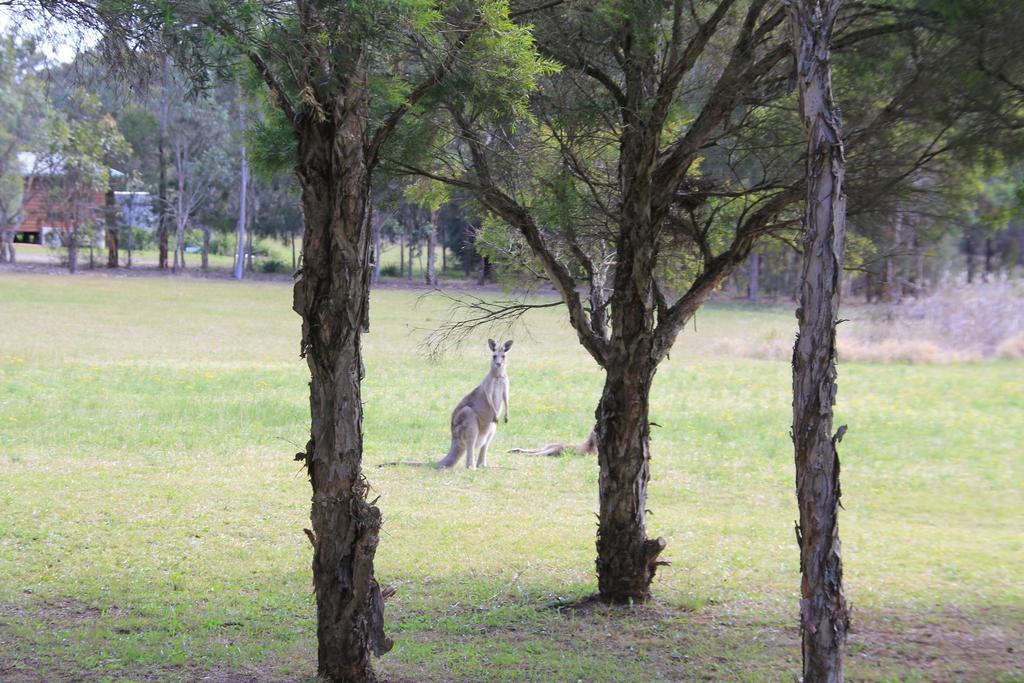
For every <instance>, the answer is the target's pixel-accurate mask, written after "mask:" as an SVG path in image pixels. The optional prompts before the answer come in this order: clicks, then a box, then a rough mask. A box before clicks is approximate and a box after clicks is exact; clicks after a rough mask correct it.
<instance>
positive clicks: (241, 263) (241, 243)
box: [234, 98, 249, 280]
mask: <svg viewBox="0 0 1024 683" xmlns="http://www.w3.org/2000/svg"><path fill="white" fill-rule="evenodd" d="M238 128H239V130H241V131H242V133H243V135H244V133H245V104H244V103H243V102H242V100H241V98H239V100H238ZM240 148H241V154H242V169H241V179H240V180H239V183H238V222H237V224H236V225H235V240H236V241H235V270H234V276H235V279H236V280H241V279H242V274H243V270H244V268H245V216H246V211H247V210H248V209H247V204H248V197H249V194H248V192H249V155H248V153H247V152H246V149H245V141H244V140H243V141H242V144H241V145H240Z"/></svg>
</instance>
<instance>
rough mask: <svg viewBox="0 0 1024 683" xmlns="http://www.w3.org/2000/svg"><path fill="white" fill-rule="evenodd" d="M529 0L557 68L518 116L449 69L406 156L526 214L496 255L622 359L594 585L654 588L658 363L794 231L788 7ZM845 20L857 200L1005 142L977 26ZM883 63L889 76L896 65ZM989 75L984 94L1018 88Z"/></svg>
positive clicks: (507, 213) (609, 393)
mask: <svg viewBox="0 0 1024 683" xmlns="http://www.w3.org/2000/svg"><path fill="white" fill-rule="evenodd" d="M514 14H515V15H516V16H517V17H519V20H520V21H522V22H531V23H532V24H533V25H535V34H536V36H537V40H538V46H539V48H540V49H541V52H542V53H543V54H544V55H546V56H547V57H548V58H549V59H551V60H553V61H555V62H557V63H558V64H560V65H561V70H560V71H559V73H557V74H553V75H551V76H550V77H548V78H546V79H545V80H544V81H543V84H542V85H543V87H542V91H541V94H540V95H538V96H537V97H534V98H533V99H532V100H531V107H530V110H529V112H528V113H527V114H526V115H524V116H520V117H518V118H516V119H514V120H512V119H510V118H508V117H505V118H503V117H501V116H495V115H493V114H492V113H491V112H489V111H488V110H487V107H486V102H484V103H482V104H481V103H476V102H472V101H470V102H467V101H466V100H465V98H462V97H461V96H460V95H461V93H463V92H464V91H465V89H466V87H467V86H463V85H461V84H459V83H458V82H457V81H452V83H451V87H450V89H449V90H447V91H446V92H447V93H448V94H449V95H450V98H449V99H447V100H446V102H447V108H446V109H445V110H444V113H445V114H446V116H445V117H443V118H442V117H437V118H435V119H434V120H433V121H432V122H431V125H432V126H433V128H432V129H429V130H428V129H427V126H426V124H424V128H423V130H421V131H419V135H418V137H417V138H416V139H417V140H418V141H419V142H420V143H421V144H422V142H423V141H424V140H431V141H432V142H433V147H432V149H431V150H429V151H424V152H423V153H422V157H421V158H422V159H423V161H422V162H421V165H417V164H416V163H411V162H405V165H404V168H405V169H406V170H407V171H409V172H411V173H417V174H421V175H425V176H427V177H432V178H435V179H439V180H443V181H445V182H448V183H449V184H451V185H453V186H455V187H460V188H462V190H463V191H465V192H467V193H471V194H472V196H473V197H474V199H475V200H476V201H477V202H478V203H479V204H480V205H481V206H482V207H484V208H485V209H486V210H487V211H489V212H490V213H491V214H492V215H493V216H495V217H497V218H499V219H500V221H502V222H504V224H506V225H507V226H510V227H511V228H512V235H513V237H512V238H511V241H510V240H509V239H507V238H506V239H505V240H502V241H503V242H504V244H503V246H502V248H501V249H499V250H494V251H493V252H492V253H491V256H492V258H500V259H503V261H504V266H505V267H506V268H519V269H520V270H521V271H522V272H523V274H524V277H537V276H540V277H544V278H546V279H547V280H548V281H549V282H550V283H551V285H552V286H553V287H554V288H555V290H556V291H557V292H558V293H559V295H560V296H561V298H562V299H563V301H564V303H565V304H566V306H567V309H568V317H569V321H570V324H571V325H572V326H573V328H574V329H575V331H576V333H577V336H578V338H579V340H580V343H581V344H582V345H583V346H584V348H586V349H587V351H588V352H589V353H590V354H591V355H592V356H593V357H594V359H595V361H596V362H597V363H598V364H599V365H600V366H601V367H602V368H603V369H604V371H605V385H604V389H603V391H602V396H601V399H600V402H599V404H598V408H597V411H596V416H595V417H596V422H597V440H598V453H599V457H598V460H599V464H600V468H601V476H600V480H599V489H600V511H599V516H600V522H599V530H598V542H597V546H598V558H597V568H598V584H599V589H600V593H601V596H602V597H603V598H604V599H605V600H607V601H611V602H629V601H644V600H646V599H648V598H649V597H650V582H651V579H652V577H653V576H654V572H655V571H656V569H657V567H658V565H659V563H660V559H659V556H660V554H661V551H662V550H663V548H664V546H665V542H664V540H662V539H648V538H647V535H646V509H647V503H646V490H647V482H648V480H649V476H650V475H649V467H650V452H649V436H650V434H649V416H648V404H649V396H650V389H651V385H652V382H653V378H654V375H655V372H656V370H657V367H658V364H659V363H660V362H661V361H662V360H663V359H664V358H665V357H666V356H667V355H668V353H669V351H670V349H671V347H672V344H673V342H674V340H675V338H676V337H677V335H678V334H679V332H680V331H681V330H682V328H683V326H684V325H685V324H686V323H687V322H688V321H689V320H690V319H691V318H692V316H693V315H694V313H695V312H696V311H697V309H698V308H699V307H700V306H701V304H702V303H703V302H704V301H705V300H707V298H708V297H709V296H710V295H711V293H712V292H714V291H715V290H716V289H718V288H719V287H721V286H722V285H723V284H724V283H725V282H726V280H727V278H728V277H730V276H731V275H732V274H733V273H734V272H736V271H737V269H738V268H739V266H740V264H742V263H743V261H744V260H745V258H746V257H747V255H748V254H749V253H750V252H751V251H752V249H753V248H754V246H755V245H756V244H757V243H758V241H760V240H762V239H763V238H764V237H766V236H768V235H779V236H781V237H783V238H786V239H789V240H792V235H793V231H794V229H795V226H796V225H797V222H798V217H799V213H798V212H797V211H796V202H797V201H798V200H799V198H800V197H801V196H803V194H804V191H805V187H804V183H805V180H804V177H803V174H802V173H800V172H799V170H798V169H799V165H800V164H799V155H800V151H799V150H801V149H802V148H803V147H804V144H803V143H802V142H801V140H802V138H803V132H802V130H801V126H800V121H799V118H798V117H796V116H795V115H794V113H795V107H794V106H793V102H792V97H793V95H792V93H791V91H790V89H789V84H790V83H791V82H792V81H793V79H794V78H795V73H794V70H793V69H794V66H793V61H792V59H791V58H790V55H791V51H790V44H789V35H788V33H787V31H786V30H785V20H786V8H785V6H784V5H782V4H781V3H777V2H770V1H768V0H747V1H743V2H740V1H731V0H720V1H716V2H693V3H690V2H686V1H685V0H679V1H677V2H654V1H653V0H651V1H645V2H639V3H637V2H630V3H607V2H580V3H571V4H568V3H565V4H563V3H551V4H542V5H534V4H531V3H523V4H522V5H520V6H517V7H516V9H515V10H514ZM1011 14H1012V13H1011ZM1009 18H1010V19H1012V18H1013V17H1012V16H1011V17H1009ZM1017 20H1019V17H1018V19H1017ZM837 21H838V23H837V29H836V40H835V48H836V55H837V56H836V59H837V62H838V61H839V60H840V59H842V60H843V61H842V68H843V69H844V71H843V73H844V74H845V73H847V72H849V73H851V74H856V75H857V76H858V78H850V79H849V82H847V81H846V80H845V79H844V80H842V81H840V83H841V84H843V88H844V90H843V92H842V93H841V95H842V97H843V102H844V106H845V103H846V102H847V96H849V102H850V104H849V105H848V109H849V111H850V112H851V121H852V124H853V125H852V126H851V128H850V130H851V133H850V138H851V141H850V148H849V149H850V156H849V163H850V167H851V175H852V174H853V173H854V172H856V173H857V177H858V181H859V182H857V183H851V185H850V193H851V202H857V203H856V204H855V205H854V206H855V208H856V211H857V212H860V215H861V216H866V215H868V214H869V213H870V212H871V211H872V210H874V211H877V210H878V206H879V202H878V201H876V200H877V199H878V198H879V197H892V196H894V194H895V193H898V192H900V191H903V190H904V188H906V187H907V186H908V185H911V184H912V183H913V182H914V181H915V180H916V179H917V178H919V177H921V176H922V174H925V173H927V171H928V169H929V168H930V167H931V165H933V164H935V163H938V162H939V161H940V160H942V159H944V158H948V157H949V156H950V155H951V154H953V153H954V152H959V153H961V154H966V153H967V150H971V149H974V150H977V149H979V148H980V147H981V146H983V145H984V146H991V145H992V144H993V141H994V140H996V139H1000V140H1002V142H1000V144H1008V143H1007V138H1006V135H1005V133H1006V131H1010V130H1011V129H1012V127H1011V126H1007V125H1005V124H1004V123H1002V122H1001V120H1000V115H999V114H1000V113H999V112H994V111H992V107H991V106H990V105H988V104H986V103H987V102H989V101H990V99H985V100H982V99H981V98H978V99H965V98H958V97H956V95H955V94H956V93H957V92H958V88H959V84H958V83H959V82H958V81H956V80H953V79H949V78H946V77H945V76H943V75H942V74H944V73H945V72H944V68H945V67H947V66H951V65H952V64H955V67H956V69H955V70H957V71H958V72H959V71H960V70H963V71H964V73H962V74H961V73H958V74H957V75H958V77H959V76H966V75H967V71H969V70H970V69H971V66H970V64H969V63H968V60H966V59H964V58H963V57H962V55H963V54H964V51H965V50H967V49H968V47H972V48H973V47H977V46H978V45H979V42H978V36H977V35H976V34H975V33H971V32H969V31H959V30H958V29H957V26H958V24H957V22H958V21H959V19H955V18H952V19H951V18H949V17H946V16H945V15H944V14H942V13H941V12H936V11H935V8H934V7H932V6H931V5H930V4H929V3H924V2H923V3H921V5H915V6H907V5H906V4H905V3H898V4H897V3H894V4H872V5H871V6H868V7H858V8H857V9H855V10H852V9H851V10H850V11H849V12H848V13H847V14H843V15H841V16H840V17H839V19H838V20H837ZM987 21H989V22H990V23H991V18H989V19H988V20H987ZM954 46H958V49H954ZM878 73H887V74H890V75H892V77H891V79H889V80H887V81H886V82H884V83H879V82H878V77H877V74H878ZM970 73H971V74H972V75H974V76H978V75H979V74H978V69H977V68H974V70H973V71H971V72H970ZM868 74H874V75H873V76H872V78H873V79H874V80H873V85H874V87H865V84H864V82H863V80H864V79H866V78H868ZM978 82H983V83H984V84H985V88H984V92H986V93H987V94H988V98H991V97H994V96H996V94H997V93H998V92H1001V91H1003V90H1005V89H1006V88H1007V87H1008V86H1005V85H1003V86H1000V85H999V84H998V83H997V82H995V80H994V79H991V78H989V79H986V78H984V77H980V80H979V81H978ZM981 90H982V88H980V87H979V92H980V91H981ZM938 100H941V103H940V106H936V102H937V101H938ZM1002 113H1003V114H1004V115H1005V112H1002ZM951 122H955V125H951ZM432 133H433V137H431V134H432ZM982 141H984V142H982ZM852 205H853V204H852ZM865 220H866V218H865ZM488 230H492V231H499V232H501V231H502V228H501V227H500V226H493V225H489V224H488V223H487V222H485V223H484V224H483V226H482V232H481V234H482V235H483V236H484V237H485V241H489V242H492V243H498V242H499V239H497V238H496V237H491V238H490V239H487V238H488Z"/></svg>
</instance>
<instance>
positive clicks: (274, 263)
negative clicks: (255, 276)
mask: <svg viewBox="0 0 1024 683" xmlns="http://www.w3.org/2000/svg"><path fill="white" fill-rule="evenodd" d="M253 251H255V250H253ZM260 270H261V271H263V272H264V273H287V272H288V271H290V270H291V267H290V266H289V265H288V264H286V263H285V262H284V261H279V260H278V259H276V258H272V259H267V260H266V261H263V262H262V263H261V264H260Z"/></svg>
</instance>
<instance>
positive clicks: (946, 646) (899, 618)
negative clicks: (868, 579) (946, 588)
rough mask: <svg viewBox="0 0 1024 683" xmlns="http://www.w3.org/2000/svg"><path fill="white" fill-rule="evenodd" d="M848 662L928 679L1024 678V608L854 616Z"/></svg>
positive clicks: (852, 665) (853, 664) (953, 609)
mask: <svg viewBox="0 0 1024 683" xmlns="http://www.w3.org/2000/svg"><path fill="white" fill-rule="evenodd" d="M847 652H848V662H849V664H850V666H851V668H852V669H854V670H860V669H861V668H862V666H863V665H864V664H869V663H875V665H876V666H877V665H878V664H881V665H882V666H883V667H898V668H900V669H907V670H911V671H917V672H920V675H921V676H922V677H924V678H925V679H927V680H933V681H947V680H995V679H998V678H1002V677H1006V676H1021V675H1024V608H1009V607H1006V608H981V609H978V610H975V611H964V610H960V609H956V608H941V609H938V610H935V611H927V612H901V611H896V610H887V611H877V612H855V613H854V621H853V628H852V629H851V633H850V638H849V646H848V649H847Z"/></svg>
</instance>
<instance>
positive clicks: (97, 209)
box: [14, 152, 151, 246]
mask: <svg viewBox="0 0 1024 683" xmlns="http://www.w3.org/2000/svg"><path fill="white" fill-rule="evenodd" d="M18 163H19V165H20V166H21V175H22V177H23V178H24V182H25V191H26V193H27V200H26V202H25V205H24V207H23V208H22V220H21V224H20V225H19V226H18V231H17V232H16V233H15V235H14V241H15V242H21V243H24V244H52V245H56V244H59V243H60V233H61V232H63V231H67V230H70V229H71V227H72V225H71V218H70V216H68V215H67V207H66V206H64V205H63V204H62V203H61V202H58V201H56V200H55V198H54V197H55V192H54V190H55V188H56V187H57V186H58V183H59V179H60V177H61V175H62V174H63V164H62V163H61V161H60V159H59V158H58V157H52V156H51V157H42V156H39V155H36V154H34V153H32V152H20V153H19V154H18ZM123 178H124V174H123V173H121V172H120V171H118V170H116V169H113V168H112V169H110V179H111V185H115V184H117V182H118V180H120V179H123ZM108 194H113V198H112V199H113V200H114V202H115V203H117V204H118V209H119V210H118V221H119V223H120V224H121V225H138V226H140V227H149V226H150V225H151V221H145V220H144V218H145V217H144V216H142V215H141V214H142V213H143V212H142V211H140V210H139V208H138V207H142V206H145V207H146V209H147V210H148V209H149V208H150V207H151V201H150V199H149V193H147V192H115V191H114V190H113V189H111V190H109V191H108V192H102V191H97V192H94V193H93V194H92V196H91V197H90V198H89V202H88V205H87V206H86V212H87V216H88V217H90V218H92V219H93V220H96V221H100V222H102V221H103V220H104V217H105V211H106V206H107V200H108ZM118 195H121V197H120V198H119V197H118ZM126 209H127V211H128V212H129V215H127V216H126V215H125V211H126ZM126 219H127V220H126ZM132 219H134V220H132ZM97 234H98V235H99V236H101V239H102V235H103V231H98V232H97ZM97 246H101V245H97Z"/></svg>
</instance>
